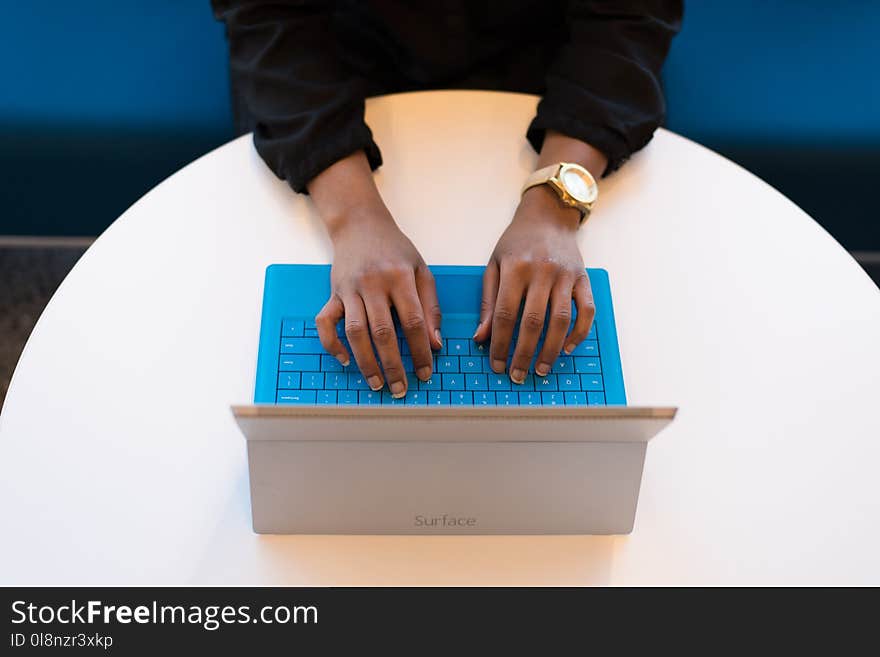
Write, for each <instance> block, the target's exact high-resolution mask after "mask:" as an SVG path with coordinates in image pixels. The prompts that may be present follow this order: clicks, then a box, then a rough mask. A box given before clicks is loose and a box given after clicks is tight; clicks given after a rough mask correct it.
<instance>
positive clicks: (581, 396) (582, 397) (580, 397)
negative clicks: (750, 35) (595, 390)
mask: <svg viewBox="0 0 880 657" xmlns="http://www.w3.org/2000/svg"><path fill="white" fill-rule="evenodd" d="M564 394H565V404H566V405H567V406H585V405H586V403H587V393H585V392H566V393H564Z"/></svg>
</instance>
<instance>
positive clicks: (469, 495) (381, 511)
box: [233, 265, 676, 534]
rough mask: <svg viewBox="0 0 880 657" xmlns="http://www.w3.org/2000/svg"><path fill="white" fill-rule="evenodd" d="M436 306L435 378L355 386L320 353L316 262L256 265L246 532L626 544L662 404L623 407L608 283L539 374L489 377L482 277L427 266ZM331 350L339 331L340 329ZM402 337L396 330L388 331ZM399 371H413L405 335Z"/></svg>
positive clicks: (326, 283) (239, 411) (242, 412)
mask: <svg viewBox="0 0 880 657" xmlns="http://www.w3.org/2000/svg"><path fill="white" fill-rule="evenodd" d="M431 270H432V272H433V274H434V277H435V280H436V283H437V293H438V296H439V299H440V306H441V308H442V310H443V313H444V314H443V320H442V325H441V334H442V336H443V343H444V344H443V348H442V349H440V350H439V351H438V352H436V353H435V355H434V374H433V376H432V377H431V379H430V380H429V381H419V380H418V379H417V378H416V377H415V375H414V374H412V373H411V372H410V375H409V386H408V392H407V394H406V396H405V397H403V398H402V399H394V398H392V397H391V395H390V393H389V392H388V390H387V388H386V389H385V390H382V391H379V392H375V391H372V390H370V389H369V387H368V386H367V385H366V383H365V381H364V379H363V377H362V376H361V374H360V372H359V371H358V369H357V365H356V364H355V363H354V359H352V363H351V365H350V366H348V367H342V365H341V364H340V363H339V362H338V361H337V360H336V359H335V358H333V357H332V356H331V355H329V354H327V353H326V352H325V351H324V350H323V348H322V347H321V344H320V341H319V339H318V334H317V328H316V326H315V321H314V318H315V315H316V314H317V312H318V311H319V310H320V309H321V307H322V306H323V305H324V303H325V302H326V300H327V298H328V297H329V294H330V267H329V266H327V265H271V266H269V267H268V268H267V270H266V279H265V288H264V294H263V311H262V320H261V327H260V343H259V353H258V357H257V376H256V388H255V394H254V404H252V405H243V406H234V407H233V413H234V415H235V418H236V421H237V422H238V425H239V427H240V428H241V430H242V432H243V434H244V436H245V438H246V439H247V451H248V466H249V474H250V492H251V510H252V518H253V528H254V531H256V532H258V533H268V534H626V533H629V532H630V531H632V528H633V522H634V518H635V512H636V504H637V501H638V495H639V487H640V483H641V478H642V468H643V464H644V459H645V453H646V448H647V443H648V441H649V440H650V439H651V438H652V437H654V436H655V435H656V434H657V433H658V432H660V431H661V430H662V429H663V428H664V427H665V426H667V425H668V424H669V423H670V422H671V421H672V419H673V418H674V417H675V413H676V409H675V408H672V407H662V408H660V407H657V408H655V407H632V406H627V405H626V393H625V389H624V381H623V371H622V367H621V361H620V353H619V348H618V342H617V329H616V326H615V320H614V309H613V306H612V302H611V290H610V285H609V279H608V274H607V272H606V271H604V270H601V269H588V270H587V272H588V274H589V276H590V282H591V286H592V290H593V297H594V300H595V305H596V317H595V320H594V322H593V325H592V327H591V330H590V334H589V336H588V337H587V339H586V340H585V341H584V342H582V343H581V344H580V345H579V346H578V347H577V349H575V351H574V352H573V353H572V354H570V355H564V354H563V355H561V356H560V357H559V358H558V359H557V361H556V362H555V363H554V366H553V368H552V370H551V372H550V374H549V375H548V376H545V377H539V376H537V375H535V374H534V371H533V369H532V370H531V371H530V374H529V375H528V376H527V377H526V380H525V382H524V383H523V384H514V383H512V382H511V381H510V378H509V377H508V375H507V374H495V373H494V372H492V370H491V369H490V367H489V364H488V353H487V350H488V344H478V343H475V342H474V341H473V340H472V339H471V336H472V335H473V332H474V329H475V327H476V325H477V322H478V317H479V314H478V311H479V307H480V297H481V288H482V275H483V268H482V267H470V266H468V267H464V266H432V267H431ZM338 331H339V334H340V336H342V337H343V340H344V331H343V327H342V325H341V323H340V327H339V328H338ZM399 335H401V336H402V333H399ZM400 348H401V354H402V359H403V362H404V366H405V368H409V369H410V370H411V369H412V360H411V358H410V357H409V354H408V349H407V345H406V341H405V340H403V339H402V337H401V341H400Z"/></svg>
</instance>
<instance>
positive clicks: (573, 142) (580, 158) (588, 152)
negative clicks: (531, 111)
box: [537, 130, 608, 180]
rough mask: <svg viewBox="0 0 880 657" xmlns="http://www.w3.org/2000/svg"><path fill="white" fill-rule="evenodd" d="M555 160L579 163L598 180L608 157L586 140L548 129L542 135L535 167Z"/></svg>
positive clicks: (553, 162)
mask: <svg viewBox="0 0 880 657" xmlns="http://www.w3.org/2000/svg"><path fill="white" fill-rule="evenodd" d="M557 162H574V163H575V164H580V165H581V166H582V167H584V168H585V169H586V170H587V171H589V172H590V173H591V174H593V177H594V178H595V179H596V180H598V179H599V177H600V176H601V175H602V173H603V172H604V171H605V167H606V166H607V165H608V158H607V157H605V155H603V154H602V152H601V151H599V150H598V149H596V148H593V147H592V146H590V144H588V143H586V142H583V141H580V140H579V139H574V138H573V137H567V136H565V135H563V134H562V133H559V132H556V131H555V130H548V131H547V135H546V136H545V137H544V145H543V146H542V147H541V154H540V156H539V157H538V166H537V168H538V169H540V168H541V167H546V166H550V165H551V164H556V163H557Z"/></svg>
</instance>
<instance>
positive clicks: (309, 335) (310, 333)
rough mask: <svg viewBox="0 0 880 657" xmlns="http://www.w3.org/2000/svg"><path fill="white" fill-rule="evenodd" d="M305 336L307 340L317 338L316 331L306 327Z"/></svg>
mask: <svg viewBox="0 0 880 657" xmlns="http://www.w3.org/2000/svg"><path fill="white" fill-rule="evenodd" d="M305 335H306V337H307V338H317V337H318V329H316V328H308V327H306V331H305Z"/></svg>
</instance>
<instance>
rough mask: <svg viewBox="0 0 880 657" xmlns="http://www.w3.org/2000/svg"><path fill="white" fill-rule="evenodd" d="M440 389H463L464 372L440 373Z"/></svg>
mask: <svg viewBox="0 0 880 657" xmlns="http://www.w3.org/2000/svg"><path fill="white" fill-rule="evenodd" d="M440 376H441V377H442V382H441V384H440V388H441V389H442V390H464V374H441V375H440Z"/></svg>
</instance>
